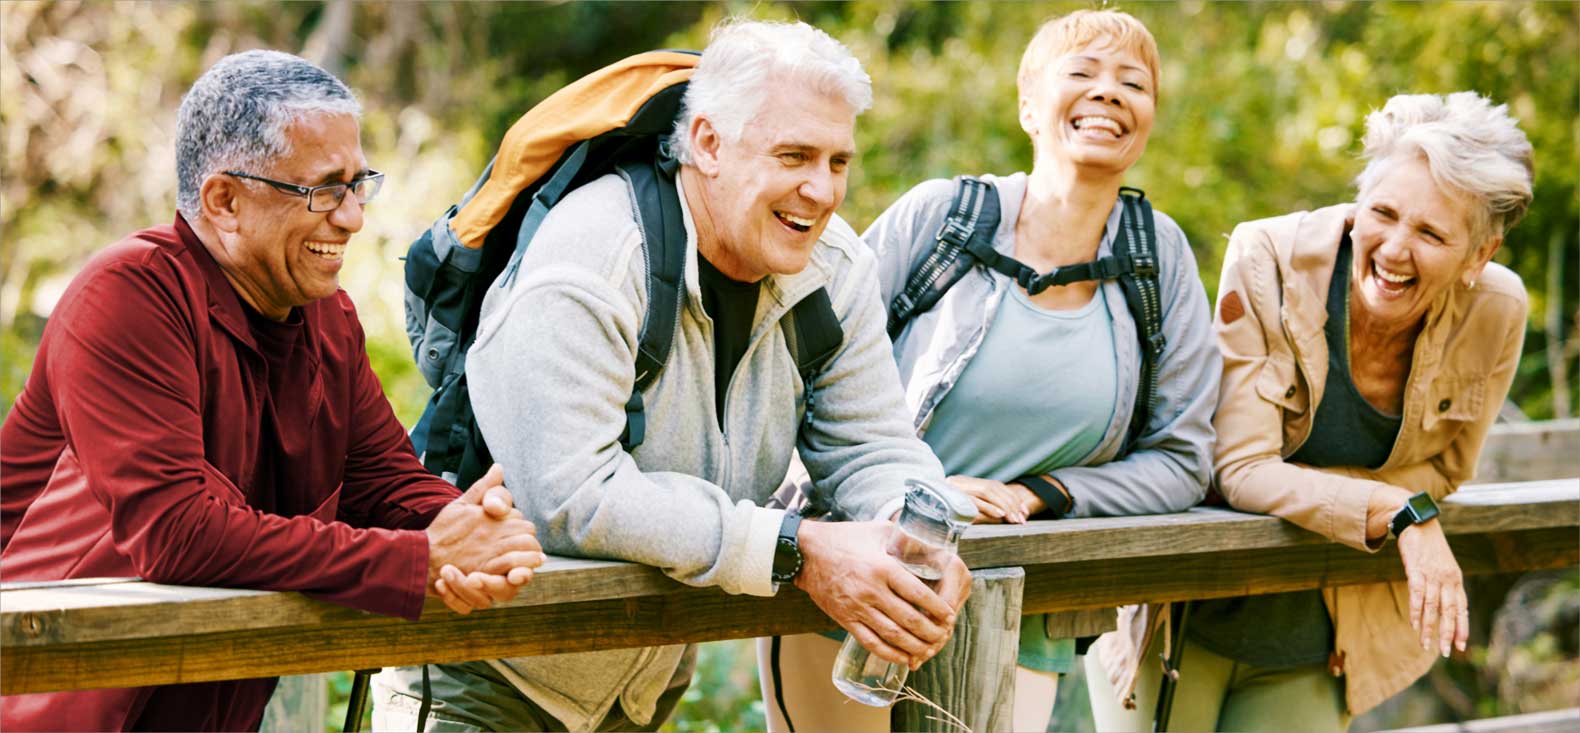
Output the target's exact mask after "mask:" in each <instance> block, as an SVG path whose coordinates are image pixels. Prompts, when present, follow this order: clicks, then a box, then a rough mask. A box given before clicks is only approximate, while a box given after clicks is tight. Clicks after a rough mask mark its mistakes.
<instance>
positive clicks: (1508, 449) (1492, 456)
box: [1475, 419, 1580, 483]
mask: <svg viewBox="0 0 1580 733" xmlns="http://www.w3.org/2000/svg"><path fill="white" fill-rule="evenodd" d="M1577 463H1580V419H1570V420H1544V421H1539V422H1521V423H1498V424H1496V425H1493V426H1492V429H1491V430H1488V431H1487V440H1486V442H1485V443H1483V444H1482V446H1481V457H1480V458H1479V459H1477V461H1476V478H1475V481H1476V482H1477V483H1498V482H1506V481H1538V480H1542V479H1551V478H1563V477H1566V476H1573V475H1575V471H1576V469H1575V466H1576V465H1577Z"/></svg>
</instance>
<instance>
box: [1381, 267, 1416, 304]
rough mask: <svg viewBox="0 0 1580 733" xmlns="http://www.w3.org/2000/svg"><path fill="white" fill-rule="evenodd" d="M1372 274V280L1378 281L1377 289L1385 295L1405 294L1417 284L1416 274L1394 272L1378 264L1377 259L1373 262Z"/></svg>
mask: <svg viewBox="0 0 1580 733" xmlns="http://www.w3.org/2000/svg"><path fill="white" fill-rule="evenodd" d="M1371 274H1372V282H1374V283H1376V285H1377V289H1378V290H1379V291H1381V292H1382V294H1383V295H1388V296H1398V295H1403V294H1404V292H1405V291H1406V290H1409V289H1410V288H1411V287H1412V286H1414V285H1415V276H1414V275H1407V274H1404V273H1402V272H1394V271H1392V270H1389V269H1387V268H1384V267H1383V266H1382V265H1379V264H1377V262H1376V261H1373V262H1372V268H1371Z"/></svg>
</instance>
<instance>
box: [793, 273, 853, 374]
mask: <svg viewBox="0 0 1580 733" xmlns="http://www.w3.org/2000/svg"><path fill="white" fill-rule="evenodd" d="M790 327H791V329H792V334H791V335H792V336H793V338H792V339H791V341H790V352H791V354H790V355H791V356H793V357H795V363H796V370H797V371H799V372H800V373H801V377H802V379H810V378H811V377H815V376H817V374H818V373H819V372H821V371H823V367H824V366H826V365H827V364H828V362H829V360H830V359H833V358H834V354H835V353H836V352H838V351H839V347H840V346H842V345H844V343H845V329H844V328H843V327H842V326H840V325H839V315H838V314H836V313H834V304H833V302H832V301H830V300H829V297H828V290H827V289H825V288H818V289H817V290H816V291H815V292H813V293H812V294H811V295H808V296H806V297H805V298H802V299H801V302H799V303H796V304H795V305H794V306H792V307H791V308H790Z"/></svg>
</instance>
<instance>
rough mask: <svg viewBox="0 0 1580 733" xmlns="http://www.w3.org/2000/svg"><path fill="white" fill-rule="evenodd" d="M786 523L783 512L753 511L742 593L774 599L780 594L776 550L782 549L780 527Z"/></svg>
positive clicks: (748, 534) (763, 509)
mask: <svg viewBox="0 0 1580 733" xmlns="http://www.w3.org/2000/svg"><path fill="white" fill-rule="evenodd" d="M784 519H785V512H784V510H783V509H766V508H762V507H754V508H753V509H752V514H751V519H750V520H749V522H750V524H748V525H747V527H746V553H745V557H743V558H741V569H740V572H741V575H740V578H741V592H742V593H745V594H747V595H753V596H771V595H774V593H776V592H777V591H778V590H779V589H778V588H777V587H775V585H774V549H775V548H776V547H778V545H779V526H780V525H781V524H783V523H784Z"/></svg>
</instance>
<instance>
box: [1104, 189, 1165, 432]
mask: <svg viewBox="0 0 1580 733" xmlns="http://www.w3.org/2000/svg"><path fill="white" fill-rule="evenodd" d="M1119 201H1120V205H1121V206H1123V207H1124V210H1123V211H1122V212H1121V213H1120V217H1119V236H1118V237H1117V238H1116V239H1115V240H1114V250H1115V251H1116V252H1119V253H1121V254H1120V256H1125V257H1128V258H1129V259H1130V262H1131V264H1132V266H1131V267H1130V268H1129V272H1125V273H1121V274H1120V275H1119V284H1120V287H1122V288H1123V289H1124V292H1125V306H1126V307H1127V308H1129V310H1130V316H1131V318H1132V319H1134V320H1135V322H1136V337H1137V338H1138V339H1140V341H1141V377H1140V382H1139V383H1138V384H1137V386H1136V404H1135V407H1134V409H1133V410H1132V411H1131V417H1130V440H1132V441H1134V440H1135V439H1137V438H1139V437H1141V434H1142V431H1144V430H1145V429H1146V426H1147V419H1148V418H1149V416H1150V415H1151V413H1152V405H1153V402H1154V401H1155V400H1156V398H1157V388H1158V364H1159V363H1160V362H1162V360H1163V348H1164V346H1166V345H1167V344H1166V341H1165V339H1164V337H1163V296H1162V292H1161V288H1160V287H1159V285H1158V260H1157V237H1156V232H1155V228H1154V222H1153V219H1152V205H1151V204H1149V203H1147V197H1146V194H1145V193H1142V192H1141V191H1140V190H1139V189H1135V188H1129V187H1125V188H1121V189H1119Z"/></svg>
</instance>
